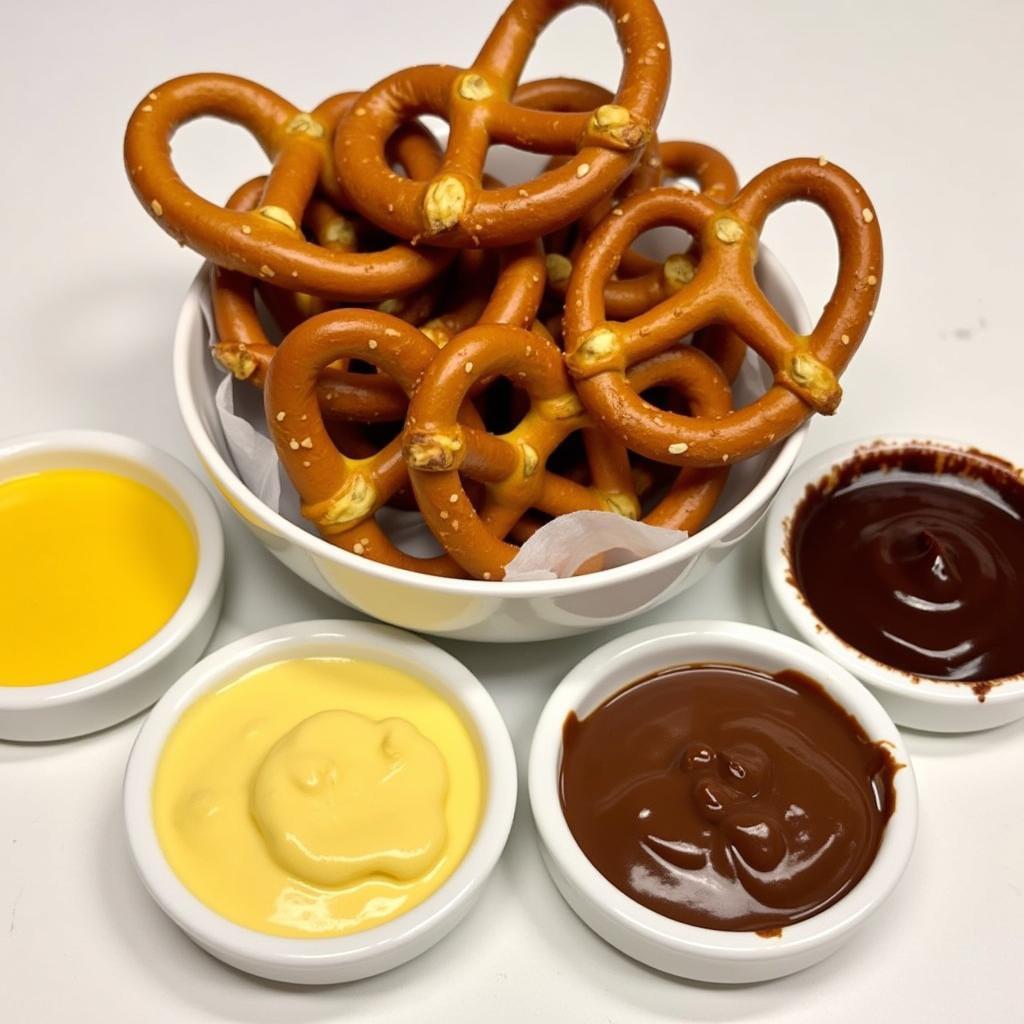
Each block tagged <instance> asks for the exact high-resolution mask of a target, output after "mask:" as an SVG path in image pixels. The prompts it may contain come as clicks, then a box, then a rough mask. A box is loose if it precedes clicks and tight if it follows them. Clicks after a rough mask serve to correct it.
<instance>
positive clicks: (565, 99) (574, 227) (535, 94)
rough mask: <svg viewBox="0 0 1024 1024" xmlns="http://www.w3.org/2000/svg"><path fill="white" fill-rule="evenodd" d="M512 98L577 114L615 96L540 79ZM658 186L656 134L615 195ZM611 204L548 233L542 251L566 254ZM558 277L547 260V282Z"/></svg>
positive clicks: (560, 161)
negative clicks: (548, 279) (574, 240)
mask: <svg viewBox="0 0 1024 1024" xmlns="http://www.w3.org/2000/svg"><path fill="white" fill-rule="evenodd" d="M512 98H513V101H514V102H515V103H518V104H521V105H522V106H524V107H532V108H534V109H536V110H546V111H570V112H574V113H580V112H585V111H590V110H596V109H597V108H598V107H600V106H603V105H604V104H608V103H611V102H612V101H613V100H614V99H615V95H614V93H612V92H610V91H609V90H608V89H605V88H604V86H601V85H596V84H595V83H593V82H587V81H584V80H583V79H580V78H541V79H537V80H536V81H532V82H526V83H524V84H522V85H520V86H519V88H518V89H516V91H515V93H514V94H513V97H512ZM568 159H569V157H566V156H553V157H551V159H550V160H549V161H548V162H547V165H546V166H547V168H548V169H553V168H557V167H562V166H563V165H564V164H565V163H566V162H567V161H568ZM659 184H661V149H660V144H659V142H658V136H657V134H656V133H654V132H652V133H651V137H650V139H648V141H647V146H646V148H645V149H644V151H643V153H642V154H641V156H640V160H639V161H638V163H637V165H636V167H634V169H633V170H632V171H631V172H630V174H629V176H628V177H627V178H626V180H625V181H624V182H623V183H622V184H621V185H620V186H619V189H618V191H617V192H616V193H615V195H616V196H619V195H632V194H633V193H635V192H642V191H644V190H646V189H649V188H656V187H657V186H658V185H659ZM614 201H615V199H614V196H613V195H612V194H610V193H609V194H608V195H607V196H605V197H604V198H603V199H601V200H600V201H598V202H596V203H594V204H593V205H592V206H590V207H589V208H588V209H587V210H585V211H584V213H583V215H582V217H581V218H580V219H579V221H577V222H576V223H575V224H567V225H566V226H565V227H564V228H560V229H559V230H558V231H555V232H552V233H551V234H550V235H548V236H547V237H546V238H545V239H544V249H545V251H546V252H548V253H549V254H552V255H555V256H557V255H560V254H566V253H568V251H569V250H570V249H571V247H572V242H573V239H574V238H575V237H576V236H577V234H578V233H579V232H580V231H584V232H589V231H590V230H591V229H592V228H594V227H595V226H596V225H597V224H599V223H600V222H601V221H602V220H603V219H604V217H605V215H606V214H607V213H608V212H609V211H610V210H611V208H612V204H613V202H614ZM562 273H563V264H561V263H559V261H558V260H557V258H556V259H551V258H550V257H549V260H548V275H549V278H550V277H551V275H552V274H554V276H555V277H560V276H562ZM565 277H568V274H565ZM561 294H562V295H564V294H565V288H564V286H563V287H562V288H561Z"/></svg>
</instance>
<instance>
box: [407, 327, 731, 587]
mask: <svg viewBox="0 0 1024 1024" xmlns="http://www.w3.org/2000/svg"><path fill="white" fill-rule="evenodd" d="M494 376H506V377H508V378H510V379H511V380H513V381H514V382H515V383H516V384H517V385H518V386H519V387H520V388H522V389H523V390H525V391H526V393H527V394H528V396H529V399H530V406H529V409H528V411H527V412H526V414H525V415H524V416H523V417H522V419H521V420H520V422H519V423H518V424H517V425H516V426H515V427H514V428H513V429H512V430H510V431H508V432H507V433H505V434H503V435H501V436H499V437H494V438H492V440H493V441H494V442H495V443H496V444H498V445H501V446H504V448H505V450H506V457H505V459H504V466H505V472H504V474H503V475H499V474H498V473H497V472H495V473H493V474H492V475H491V476H489V477H488V478H487V487H486V498H485V500H484V501H483V503H482V505H481V506H480V509H479V512H478V511H477V508H476V507H475V506H474V503H473V502H471V501H470V500H469V499H468V497H467V495H466V493H465V491H464V489H463V483H462V477H463V476H465V477H468V478H470V479H480V475H479V467H478V465H475V464H470V463H469V462H468V461H467V457H468V453H469V452H470V451H472V449H473V446H474V444H475V443H476V441H475V438H472V439H471V438H467V437H466V431H465V430H464V428H462V427H461V426H459V424H458V423H457V422H456V415H455V414H456V413H457V411H458V409H459V408H461V407H462V406H463V404H464V403H465V401H466V398H467V396H468V395H469V394H470V393H471V392H472V390H473V387H474V385H475V383H476V382H477V381H479V380H481V379H484V378H487V377H494ZM631 380H632V381H633V382H634V384H635V386H636V387H638V388H640V389H641V390H643V389H646V388H648V387H653V386H656V385H658V384H668V385H669V386H671V387H674V388H678V389H680V390H681V391H682V392H683V393H684V394H685V396H686V397H687V398H689V399H690V400H691V403H692V405H693V407H694V408H695V409H696V410H697V411H698V412H699V413H700V414H702V415H708V416H715V415H721V414H724V413H726V412H728V410H729V408H730V393H729V385H728V381H726V379H725V377H724V375H723V374H722V372H721V370H720V369H719V368H718V367H717V366H716V365H715V363H714V362H713V361H712V360H711V359H710V358H709V357H707V356H705V355H704V354H703V353H701V352H699V351H697V350H696V349H691V348H686V349H680V350H678V351H677V352H673V353H669V354H667V355H664V356H660V357H657V358H655V359H653V360H649V361H648V362H647V363H646V364H644V365H642V366H639V367H636V368H635V369H634V371H633V376H632V377H631ZM575 431H581V432H582V437H583V442H584V446H585V449H586V455H587V459H586V461H587V465H588V468H589V474H588V475H589V483H588V484H582V483H580V482H578V481H576V480H573V479H570V478H569V477H567V476H562V475H559V474H556V473H554V472H552V471H551V470H550V468H549V467H548V460H549V458H550V456H551V455H552V453H553V452H554V451H555V449H556V448H558V446H559V445H560V444H561V443H562V442H563V441H564V440H565V439H566V438H567V437H569V435H570V434H572V433H574V432H575ZM403 448H404V453H405V461H406V464H407V466H408V469H409V478H410V480H411V481H412V486H413V492H414V493H415V495H416V500H417V504H418V505H419V507H420V510H421V512H422V513H423V517H424V519H425V521H426V523H427V525H428V526H429V527H430V530H431V532H432V533H433V534H434V536H435V538H436V539H437V540H438V542H439V543H440V544H441V545H442V546H443V547H444V548H445V549H446V550H447V551H448V553H449V554H450V555H451V556H452V558H454V559H455V561H457V562H458V563H459V564H460V565H461V566H462V567H463V568H464V569H465V570H466V571H467V572H469V573H470V574H471V575H473V576H476V577H477V578H479V579H485V580H487V579H500V578H501V577H502V576H503V575H504V569H505V566H506V565H507V564H508V562H509V561H510V560H511V559H512V558H513V557H514V556H515V554H516V551H517V548H516V546H515V545H514V544H511V543H508V542H506V541H504V540H503V539H502V538H503V537H504V536H505V535H506V534H508V533H509V532H510V531H513V530H515V527H516V524H517V523H519V522H520V520H521V519H522V518H523V517H524V515H525V514H526V513H527V512H528V511H529V510H531V509H533V510H536V511H539V512H541V513H544V514H546V515H550V516H558V515H563V514H566V513H568V512H573V511H577V510H580V509H594V510H604V511H612V512H617V513H618V514H620V515H623V516H626V517H627V518H631V519H635V518H638V516H639V513H640V508H639V502H638V500H637V497H636V494H635V492H634V489H633V484H632V477H631V472H630V467H629V461H628V456H627V453H626V451H625V449H623V448H622V447H621V446H619V445H617V444H615V443H614V442H612V443H609V438H608V437H607V436H605V435H604V433H603V432H602V431H600V430H598V429H596V428H595V426H594V423H593V421H592V420H591V419H590V417H589V416H587V415H586V414H585V411H584V409H583V407H582V406H581V404H580V402H579V400H578V398H577V397H576V395H575V392H574V391H573V389H572V384H571V381H570V380H569V377H568V376H567V374H566V373H565V369H564V366H563V364H562V359H561V353H560V352H559V349H558V347H557V346H556V345H555V344H554V342H552V341H548V340H546V339H542V338H539V337H538V336H537V335H536V334H535V333H529V332H526V331H524V330H522V329H519V328H515V327H498V326H478V327H474V328H471V329H470V330H467V331H465V332H463V333H462V334H461V335H459V336H458V337H457V338H455V339H453V340H452V341H450V342H449V343H448V345H447V346H446V347H445V348H444V350H443V351H442V352H440V353H439V354H438V356H437V357H436V358H435V359H434V360H433V361H432V362H431V364H430V366H429V367H428V368H427V370H426V372H425V373H424V375H423V378H422V380H421V381H420V384H419V385H418V387H417V389H416V391H415V393H414V394H413V396H412V398H411V400H410V403H409V411H408V414H407V416H406V425H405V432H404V442H403ZM724 482H725V472H724V469H723V468H722V467H718V468H716V469H713V470H694V469H685V470H683V471H682V472H681V473H680V474H679V476H678V478H677V480H676V482H675V484H674V485H673V487H672V488H671V490H670V492H669V494H668V495H666V496H665V498H664V499H663V500H662V501H661V502H660V503H659V504H658V505H657V507H656V508H655V509H653V510H652V511H651V512H650V513H649V514H648V516H647V517H645V521H647V522H652V523H655V524H658V525H665V526H671V527H675V528H676V529H691V530H692V529H696V528H697V526H699V524H700V523H701V522H702V521H703V520H704V518H706V517H707V515H708V514H709V513H710V511H711V508H712V506H713V505H714V503H715V501H716V500H717V498H718V496H719V494H720V493H721V489H722V486H723V485H724ZM530 529H531V526H530V525H527V527H526V529H525V530H515V532H516V534H517V535H518V536H520V537H522V536H524V535H526V534H528V533H529V532H530Z"/></svg>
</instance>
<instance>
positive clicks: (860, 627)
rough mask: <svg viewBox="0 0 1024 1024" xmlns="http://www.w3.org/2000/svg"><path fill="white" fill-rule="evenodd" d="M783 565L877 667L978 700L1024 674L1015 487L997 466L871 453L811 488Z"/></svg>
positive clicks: (1020, 514)
mask: <svg viewBox="0 0 1024 1024" xmlns="http://www.w3.org/2000/svg"><path fill="white" fill-rule="evenodd" d="M790 562H791V564H792V567H793V576H794V581H795V583H796V585H797V586H798V587H799V589H800V591H801V592H802V593H803V595H804V597H805V598H806V600H807V602H808V604H809V605H810V606H811V608H812V609H813V611H814V612H815V614H816V615H817V616H818V618H819V619H820V620H821V621H822V622H823V623H824V624H825V625H826V626H827V627H828V628H829V629H830V630H832V632H833V633H835V634H836V635H837V636H839V637H840V638H841V639H843V640H845V641H846V642H847V643H848V644H850V645H851V646H853V647H855V648H856V649H857V650H858V651H861V652H862V653H863V654H866V655H868V656H869V657H871V658H874V659H875V660H876V661H880V662H882V663H883V664H886V665H891V666H893V667H894V668H898V669H901V670H903V671H905V672H909V673H912V674H914V675H918V676H928V677H930V678H933V679H943V680H951V681H957V682H969V683H973V684H974V689H975V692H976V693H977V694H978V696H979V697H981V698H982V699H984V695H985V693H987V692H988V690H989V689H991V683H990V682H989V681H991V680H993V679H998V678H1000V677H1005V676H1013V675H1016V674H1018V673H1020V672H1022V671H1024V483H1022V482H1021V481H1020V480H1019V479H1018V478H1017V476H1016V475H1014V473H1013V472H1012V471H1011V470H1010V469H1009V468H1008V467H1007V465H1006V464H1005V463H1003V462H1001V461H1000V460H996V459H992V458H990V457H987V456H984V455H982V454H981V453H972V452H956V451H949V450H944V449H940V448H926V447H919V448H904V449H884V448H879V449H868V450H866V451H864V452H862V453H861V454H860V455H858V456H857V457H856V458H854V459H853V460H851V461H850V462H847V463H844V464H843V465H841V466H839V467H838V468H837V470H836V472H835V473H834V474H833V475H832V476H831V477H829V478H827V479H826V480H823V481H822V482H821V483H820V484H819V485H818V486H816V487H811V488H809V489H808V493H807V496H806V497H805V498H804V501H803V502H802V504H801V505H800V507H799V509H798V510H797V513H796V516H795V518H794V521H793V525H792V527H791V530H790Z"/></svg>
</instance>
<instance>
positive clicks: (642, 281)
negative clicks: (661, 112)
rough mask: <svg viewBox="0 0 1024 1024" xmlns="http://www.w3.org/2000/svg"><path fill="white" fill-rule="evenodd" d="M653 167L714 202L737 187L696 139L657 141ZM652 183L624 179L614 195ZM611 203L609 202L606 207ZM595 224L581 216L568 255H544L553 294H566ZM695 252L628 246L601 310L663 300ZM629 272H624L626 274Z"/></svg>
mask: <svg viewBox="0 0 1024 1024" xmlns="http://www.w3.org/2000/svg"><path fill="white" fill-rule="evenodd" d="M655 159H658V160H659V164H658V166H657V172H658V173H657V181H656V182H654V185H658V184H660V183H661V181H662V179H663V178H664V177H673V178H681V179H692V180H693V181H694V183H695V184H696V185H697V190H698V191H699V192H701V193H702V194H704V195H707V196H709V197H711V198H712V199H717V200H719V201H728V200H729V199H731V198H732V197H733V196H734V195H735V194H736V191H737V189H738V188H739V182H738V180H737V178H736V172H735V170H734V169H733V166H732V164H731V163H730V162H729V160H728V159H727V158H726V157H725V156H724V155H723V154H722V153H720V152H719V151H718V150H717V149H713V148H712V147H711V146H706V145H704V144H703V143H700V142H664V143H662V144H661V150H660V156H658V157H656V158H655ZM650 187H654V186H653V185H648V186H645V185H644V184H643V183H642V182H634V181H633V180H632V179H630V180H629V181H627V182H626V183H625V184H624V186H623V188H622V189H621V190H620V193H619V198H620V200H621V199H626V198H628V197H629V196H631V195H637V194H639V193H640V192H642V191H646V189H647V188H650ZM609 208H610V206H609ZM594 227H596V223H593V222H590V221H588V220H586V219H584V220H583V221H581V222H580V225H579V231H578V232H577V237H576V241H575V244H574V245H573V247H572V249H571V250H570V252H569V253H568V254H567V255H562V256H549V257H548V265H549V270H550V268H551V264H552V263H553V262H555V263H557V265H558V267H559V271H558V273H554V274H552V273H549V275H548V281H549V284H548V287H549V289H550V291H552V292H553V293H554V294H555V295H558V296H560V297H563V298H564V296H565V294H566V291H567V290H568V286H569V277H570V275H571V273H572V269H573V263H574V262H575V261H577V260H578V259H579V256H580V253H581V251H582V249H583V245H584V243H585V242H586V239H587V237H588V235H589V234H590V232H591V231H592V230H593V228H594ZM695 264H696V254H695V253H694V252H690V251H686V252H680V253H673V254H672V255H670V256H669V257H668V258H667V259H664V260H655V259H652V258H651V257H649V256H644V255H642V254H640V253H638V252H637V251H636V250H634V249H632V248H630V249H627V250H626V251H625V252H624V253H623V255H622V259H621V260H620V266H619V269H620V270H621V271H622V272H623V275H621V276H618V277H615V276H613V277H612V278H611V279H610V280H609V281H608V283H607V285H606V286H605V290H604V299H605V307H606V313H607V315H608V316H609V317H612V318H614V319H627V318H629V317H634V316H638V315H639V314H641V313H643V312H646V311H647V310H648V309H650V308H651V307H652V306H654V305H657V303H659V302H660V301H662V299H666V298H668V297H669V296H670V295H672V294H673V292H675V291H676V290H677V289H678V288H679V287H680V286H681V285H683V284H685V283H686V281H688V280H689V279H691V278H692V277H693V273H694V266H695ZM627 275H628V276H627Z"/></svg>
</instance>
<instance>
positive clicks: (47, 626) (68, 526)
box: [0, 469, 197, 686]
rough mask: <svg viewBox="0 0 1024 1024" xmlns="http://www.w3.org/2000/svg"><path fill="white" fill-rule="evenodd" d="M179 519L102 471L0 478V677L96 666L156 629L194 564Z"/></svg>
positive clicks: (145, 492) (143, 489)
mask: <svg viewBox="0 0 1024 1024" xmlns="http://www.w3.org/2000/svg"><path fill="white" fill-rule="evenodd" d="M196 559H197V552H196V542H195V539H194V537H193V535H192V531H191V529H190V528H189V525H188V523H186V522H185V520H184V519H183V518H182V516H181V515H180V514H179V513H178V511H177V510H176V509H175V508H174V507H173V506H172V505H171V504H170V502H168V501H167V500H166V499H165V498H163V497H162V496H161V495H159V494H157V493H156V491H154V490H152V489H151V488H149V487H147V486H145V485H144V484H141V483H139V482H138V481H136V480H131V479H129V478H127V477H123V476H119V475H117V474H115V473H108V472H106V471H102V470H92V469H52V470H47V471H45V472H41V473H33V474H31V475H28V476H20V477H15V478H13V479H10V480H4V481H0V577H2V579H3V586H2V587H0V685H3V686H40V685H43V684H47V683H57V682H61V681H63V680H67V679H73V678H75V677H77V676H82V675H85V674H86V673H88V672H94V671H95V670H97V669H100V668H104V667H105V666H107V665H110V664H112V663H113V662H115V661H118V660H119V659H120V658H123V657H125V655H127V654H130V653H131V652H132V651H134V650H136V649H137V648H139V647H141V646H142V644H144V643H145V642H146V641H147V640H149V639H151V638H152V637H153V636H155V635H156V633H158V632H159V631H160V630H161V629H162V628H163V627H164V626H165V625H166V624H167V622H168V621H169V620H170V618H171V617H172V616H173V615H174V613H175V611H177V609H178V606H179V605H180V604H181V602H182V600H183V599H184V597H185V595H186V594H187V593H188V589H189V587H190V586H191V585H192V580H193V579H194V578H195V572H196Z"/></svg>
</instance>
